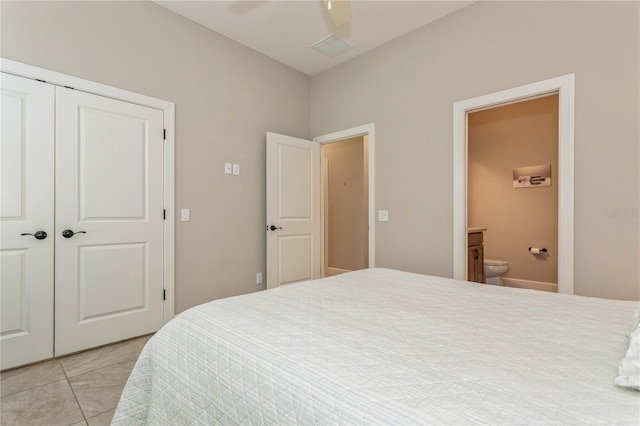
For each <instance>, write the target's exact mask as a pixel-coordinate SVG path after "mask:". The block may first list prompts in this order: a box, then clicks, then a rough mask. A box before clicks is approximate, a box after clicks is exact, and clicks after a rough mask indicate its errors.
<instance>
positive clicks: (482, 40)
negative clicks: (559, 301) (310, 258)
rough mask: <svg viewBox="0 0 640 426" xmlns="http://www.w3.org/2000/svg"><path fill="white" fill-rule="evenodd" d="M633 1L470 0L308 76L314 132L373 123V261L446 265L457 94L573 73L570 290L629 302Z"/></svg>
mask: <svg viewBox="0 0 640 426" xmlns="http://www.w3.org/2000/svg"><path fill="white" fill-rule="evenodd" d="M639 8H640V3H638V2H610V1H607V2H537V1H536V2H484V1H483V2H478V3H474V4H473V5H471V6H469V7H467V8H464V9H462V10H460V11H459V12H457V13H455V14H453V15H450V16H447V17H444V18H442V19H440V20H438V21H436V22H434V23H433V24H431V25H428V26H426V27H423V28H421V29H418V30H416V31H414V32H412V33H410V34H408V35H406V36H404V37H401V38H399V39H396V40H394V41H392V42H390V43H387V44H385V45H383V46H381V47H379V48H377V49H375V50H374V51H371V52H369V53H365V54H363V55H361V56H359V57H357V58H355V59H352V60H351V61H349V62H347V63H345V64H343V65H340V66H338V67H336V68H333V69H331V70H328V71H325V72H323V73H321V74H318V75H316V76H314V77H312V79H311V117H312V120H311V134H312V135H319V134H327V133H330V132H333V131H338V130H341V129H347V128H351V127H354V126H356V125H359V124H362V123H369V122H374V123H375V126H376V181H375V184H376V208H377V209H389V215H390V221H389V222H378V223H376V266H383V267H393V268H399V269H405V270H409V271H415V272H423V273H429V274H433V275H441V276H447V277H450V276H452V274H453V270H452V269H453V259H452V251H453V244H452V239H453V224H452V213H453V211H452V208H453V196H452V186H453V178H452V175H453V169H452V105H453V103H454V102H456V101H461V100H464V99H469V98H472V97H475V96H479V95H484V94H488V93H492V92H495V91H498V90H503V89H507V88H511V87H516V86H520V85H523V84H527V83H531V82H535V81H540V80H544V79H548V78H552V77H556V76H560V75H564V74H568V73H575V76H576V88H575V89H576V96H575V105H576V108H575V111H576V112H575V114H576V115H575V292H576V293H577V294H581V295H588V296H602V297H610V298H622V299H639V298H640V281H639V280H640V276H639V275H640V274H639V263H640V253H639V248H640V245H639V242H638V238H639V235H638V234H639V226H638V222H639V218H638V214H637V212H638V208H639V203H638V198H639V193H640V188H639V182H638V181H639V152H638V145H639V144H638V141H639V139H640V132H639V128H638V117H639V116H640V108H639V94H640V86H639V77H638V76H639V75H640V68H639V54H640V34H639V30H638V27H639V25H638V16H639V14H640V10H639ZM611 211H622V212H628V213H629V214H626V215H622V216H616V215H613V214H611V213H608V212H611Z"/></svg>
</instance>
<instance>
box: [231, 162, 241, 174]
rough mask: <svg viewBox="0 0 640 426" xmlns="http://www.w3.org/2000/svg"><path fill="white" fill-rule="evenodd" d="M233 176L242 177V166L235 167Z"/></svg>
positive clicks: (236, 165) (235, 165)
mask: <svg viewBox="0 0 640 426" xmlns="http://www.w3.org/2000/svg"><path fill="white" fill-rule="evenodd" d="M233 175H234V176H240V164H234V165H233Z"/></svg>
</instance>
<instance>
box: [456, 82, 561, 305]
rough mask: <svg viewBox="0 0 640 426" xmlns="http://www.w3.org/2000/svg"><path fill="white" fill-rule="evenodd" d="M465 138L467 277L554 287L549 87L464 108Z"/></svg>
mask: <svg viewBox="0 0 640 426" xmlns="http://www.w3.org/2000/svg"><path fill="white" fill-rule="evenodd" d="M467 139H468V153H467V155H468V161H467V221H468V223H467V231H468V234H469V237H468V240H469V244H470V248H471V243H473V244H475V245H476V246H479V248H475V250H473V251H472V250H471V249H470V250H469V251H468V253H467V256H468V257H467V262H468V264H469V265H472V260H474V261H475V262H477V263H478V264H477V265H476V264H473V267H472V268H468V270H467V279H468V280H469V281H477V282H482V283H485V284H494V285H504V286H507V287H519V288H528V289H532V290H543V291H551V292H557V288H558V285H557V282H558V94H557V92H556V93H551V94H547V95H544V96H540V97H535V98H532V99H524V100H521V101H518V102H512V103H508V104H506V105H497V106H493V107H491V108H485V109H481V110H479V111H472V112H470V113H469V114H468V116H467ZM476 253H480V254H481V255H480V256H478V255H477V254H476ZM480 269H482V270H481V271H480ZM478 271H480V274H479V275H480V276H478V274H477V272H478ZM471 278H475V279H471Z"/></svg>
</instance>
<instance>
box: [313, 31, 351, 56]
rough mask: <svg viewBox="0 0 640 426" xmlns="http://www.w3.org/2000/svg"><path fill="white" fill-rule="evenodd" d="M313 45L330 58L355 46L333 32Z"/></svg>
mask: <svg viewBox="0 0 640 426" xmlns="http://www.w3.org/2000/svg"><path fill="white" fill-rule="evenodd" d="M312 47H313V48H314V49H316V50H318V51H319V52H322V53H324V54H325V55H327V56H329V57H330V58H335V57H336V56H338V55H340V54H342V53H344V52H346V51H347V50H349V49H351V48H352V47H353V46H351V45H350V44H349V43H347V42H346V41H344V40H340V39H339V38H338V37H336V36H334V35H333V34H331V35H329V36H327V37H325V38H323V39H322V40H320V41H319V42H317V43H316V44H314V45H313V46H312Z"/></svg>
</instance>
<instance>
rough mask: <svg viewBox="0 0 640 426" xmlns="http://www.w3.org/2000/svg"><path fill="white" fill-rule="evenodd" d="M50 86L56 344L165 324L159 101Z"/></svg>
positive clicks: (83, 344)
mask: <svg viewBox="0 0 640 426" xmlns="http://www.w3.org/2000/svg"><path fill="white" fill-rule="evenodd" d="M56 90H57V92H56V122H57V126H56V133H57V136H56V141H57V142H56V240H57V246H56V345H55V353H56V355H63V354H66V353H70V352H75V351H78V350H82V349H86V348H89V347H93V346H98V345H102V344H106V343H110V342H114V341H118V340H123V339H127V338H130V337H134V336H139V335H142V334H146V333H151V332H154V331H156V330H158V329H159V328H160V327H161V326H162V324H163V275H162V274H163V136H162V135H163V127H164V126H163V113H162V111H160V110H156V109H153V108H148V107H143V106H140V105H135V104H130V103H127V102H122V101H118V100H114V99H110V98H106V97H101V96H96V95H92V94H88V93H84V92H78V91H74V90H70V89H66V88H57V89H56ZM65 231H66V234H65V235H63V233H65Z"/></svg>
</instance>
